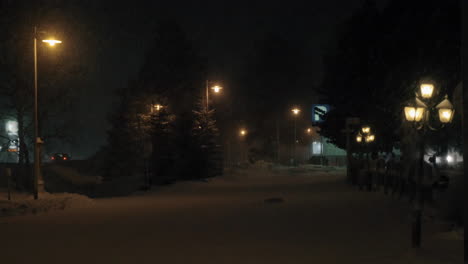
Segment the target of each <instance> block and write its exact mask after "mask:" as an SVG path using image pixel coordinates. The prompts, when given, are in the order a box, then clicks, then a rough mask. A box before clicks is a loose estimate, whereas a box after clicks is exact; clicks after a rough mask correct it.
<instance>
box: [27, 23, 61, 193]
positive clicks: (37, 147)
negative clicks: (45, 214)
mask: <svg viewBox="0 0 468 264" xmlns="http://www.w3.org/2000/svg"><path fill="white" fill-rule="evenodd" d="M38 33H39V32H38V31H37V27H34V138H35V140H34V199H36V200H37V199H38V198H39V174H40V173H41V164H40V155H41V150H40V144H42V143H43V142H42V140H41V138H40V137H39V119H38V103H37V38H38ZM42 42H45V43H48V44H49V45H50V46H51V47H53V46H55V44H59V43H62V41H60V40H56V39H45V40H42Z"/></svg>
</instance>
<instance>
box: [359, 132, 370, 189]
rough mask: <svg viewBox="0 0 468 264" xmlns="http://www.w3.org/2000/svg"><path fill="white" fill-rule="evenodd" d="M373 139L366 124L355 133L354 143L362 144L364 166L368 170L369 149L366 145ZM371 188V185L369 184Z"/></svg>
mask: <svg viewBox="0 0 468 264" xmlns="http://www.w3.org/2000/svg"><path fill="white" fill-rule="evenodd" d="M374 141H375V135H374V134H372V131H371V128H370V126H368V125H365V126H362V127H361V129H360V131H359V132H358V133H357V135H356V143H358V144H361V145H364V146H365V147H364V151H365V152H366V166H367V169H368V170H370V161H369V149H368V145H369V144H371V143H372V142H374ZM371 188H372V186H371Z"/></svg>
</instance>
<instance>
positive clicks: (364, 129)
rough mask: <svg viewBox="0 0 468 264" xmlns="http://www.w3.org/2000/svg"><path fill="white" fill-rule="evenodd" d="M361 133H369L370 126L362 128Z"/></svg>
mask: <svg viewBox="0 0 468 264" xmlns="http://www.w3.org/2000/svg"><path fill="white" fill-rule="evenodd" d="M361 131H362V133H364V134H368V133H370V131H371V128H370V126H363V127H362V128H361Z"/></svg>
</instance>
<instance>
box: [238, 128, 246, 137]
mask: <svg viewBox="0 0 468 264" xmlns="http://www.w3.org/2000/svg"><path fill="white" fill-rule="evenodd" d="M239 135H240V136H241V137H245V136H246V135H247V130H245V129H241V130H240V131H239Z"/></svg>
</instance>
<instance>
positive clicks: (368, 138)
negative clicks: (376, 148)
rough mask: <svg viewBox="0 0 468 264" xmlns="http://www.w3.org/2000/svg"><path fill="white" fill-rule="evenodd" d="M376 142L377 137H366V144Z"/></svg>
mask: <svg viewBox="0 0 468 264" xmlns="http://www.w3.org/2000/svg"><path fill="white" fill-rule="evenodd" d="M374 140H375V136H374V135H368V136H366V142H368V143H369V142H373V141H374Z"/></svg>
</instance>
